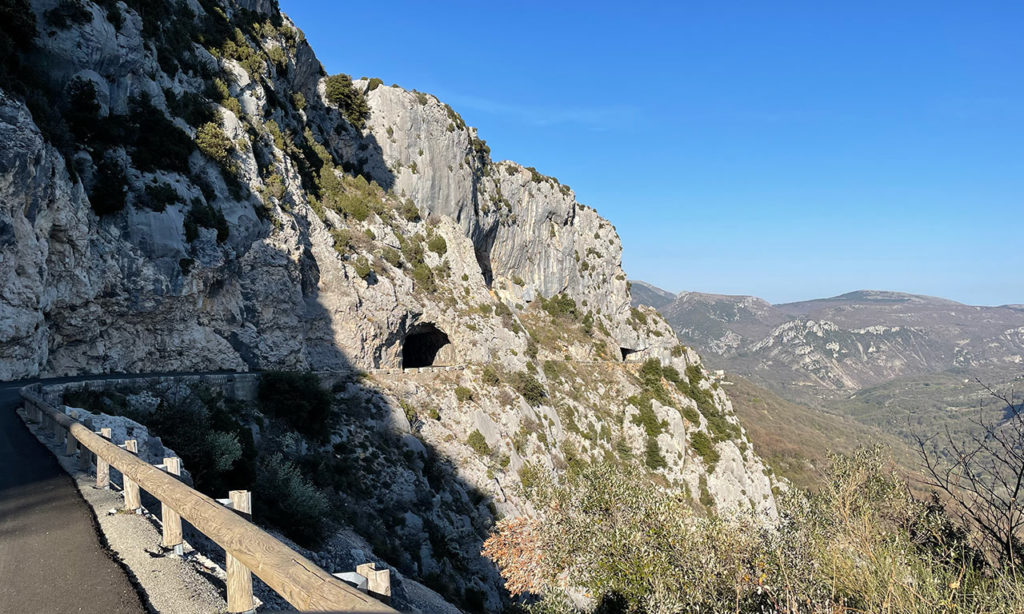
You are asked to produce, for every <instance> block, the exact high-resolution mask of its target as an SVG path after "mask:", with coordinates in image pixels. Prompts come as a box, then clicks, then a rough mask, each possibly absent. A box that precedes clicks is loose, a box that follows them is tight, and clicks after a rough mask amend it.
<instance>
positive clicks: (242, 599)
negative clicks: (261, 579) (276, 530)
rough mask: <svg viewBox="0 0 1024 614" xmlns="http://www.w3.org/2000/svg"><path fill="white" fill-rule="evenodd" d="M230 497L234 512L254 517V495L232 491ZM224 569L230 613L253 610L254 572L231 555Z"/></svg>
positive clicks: (244, 491) (241, 491)
mask: <svg viewBox="0 0 1024 614" xmlns="http://www.w3.org/2000/svg"><path fill="white" fill-rule="evenodd" d="M228 497H229V498H230V499H231V508H232V509H233V510H235V511H236V512H238V513H240V514H242V516H244V517H245V518H246V519H248V518H249V517H250V516H251V515H252V493H250V492H249V491H248V490H232V491H231V492H229V493H228ZM224 567H225V568H226V570H227V573H228V612H248V611H250V610H252V609H253V599H252V572H250V571H249V569H248V568H247V567H246V566H245V565H243V564H242V562H241V561H239V560H238V559H236V558H235V557H233V556H231V555H230V554H228V555H227V560H226V561H225V565H224Z"/></svg>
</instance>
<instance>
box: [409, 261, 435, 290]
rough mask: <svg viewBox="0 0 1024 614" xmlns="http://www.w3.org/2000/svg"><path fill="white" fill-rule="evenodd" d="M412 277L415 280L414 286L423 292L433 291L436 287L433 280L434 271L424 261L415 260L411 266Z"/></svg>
mask: <svg viewBox="0 0 1024 614" xmlns="http://www.w3.org/2000/svg"><path fill="white" fill-rule="evenodd" d="M412 279H413V281H415V282H416V288H417V289H420V290H423V291H425V292H433V291H435V290H436V289H437V283H436V282H435V281H434V271H433V270H431V268H430V267H429V266H427V264H426V263H425V262H417V263H416V264H414V265H413V267H412Z"/></svg>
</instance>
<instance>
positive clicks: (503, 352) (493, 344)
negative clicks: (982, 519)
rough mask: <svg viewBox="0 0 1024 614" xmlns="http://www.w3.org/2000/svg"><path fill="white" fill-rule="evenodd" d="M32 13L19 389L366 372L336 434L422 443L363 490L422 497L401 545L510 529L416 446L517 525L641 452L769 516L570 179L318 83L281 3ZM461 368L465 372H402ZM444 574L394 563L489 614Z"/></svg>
mask: <svg viewBox="0 0 1024 614" xmlns="http://www.w3.org/2000/svg"><path fill="white" fill-rule="evenodd" d="M18 2H23V4H24V9H25V12H24V15H31V17H32V19H31V20H28V21H34V23H35V35H34V36H27V35H25V33H26V32H29V26H30V25H31V24H29V23H27V21H25V20H22V21H20V22H17V23H16V22H14V21H8V22H5V23H4V24H2V25H0V34H2V37H0V43H3V45H8V46H10V48H11V49H14V50H15V51H16V53H14V54H13V55H10V56H7V59H6V60H5V61H4V64H3V67H2V72H0V78H2V80H0V85H2V91H0V140H2V142H3V143H4V146H3V148H2V149H0V263H2V266H0V287H2V290H0V379H12V378H21V377H30V376H37V375H62V374H73V373H86V372H92V373H103V372H121V371H123V372H144V371H200V370H213V369H230V370H252V369H290V370H321V371H331V372H334V373H347V374H348V377H349V379H348V380H345V381H349V382H354V381H356V379H357V375H358V374H359V373H360V372H364V371H369V372H370V373H371V380H369V383H364V384H360V385H359V386H355V385H352V386H350V387H349V388H346V387H345V386H342V387H341V388H339V390H338V391H336V393H337V395H336V396H337V398H336V400H337V402H338V403H341V404H346V406H350V405H352V404H353V403H356V404H358V405H360V406H361V407H362V408H363V409H362V410H360V411H361V412H362V413H359V414H358V419H353V420H354V421H353V422H352V423H351V424H348V425H347V426H346V427H345V430H344V431H343V432H339V433H335V434H334V435H335V439H334V441H333V443H334V444H337V445H341V446H342V447H343V448H345V449H349V450H351V449H362V448H359V446H363V445H364V444H365V443H366V441H364V439H365V437H363V436H362V435H360V433H363V432H370V431H373V430H375V429H387V430H397V432H398V433H400V434H403V435H404V436H405V439H401V438H400V439H399V441H404V442H406V443H402V444H401V445H402V446H405V447H400V449H398V452H396V455H395V458H396V459H404V460H401V461H398V460H396V461H394V463H391V464H390V465H388V466H387V467H384V466H382V467H377V468H376V470H379V472H380V474H379V475H378V476H377V477H376V478H374V477H373V476H367V478H368V479H375V480H382V478H381V476H385V475H387V476H391V477H393V478H394V480H390V478H389V481H387V484H390V486H388V487H382V488H380V489H379V490H378V491H376V492H375V493H373V497H371V498H373V499H374V500H379V505H378V508H379V509H385V508H387V507H388V506H389V505H392V504H395V503H400V504H402V505H407V506H409V507H410V509H412V507H415V506H417V505H419V506H425V507H424V508H423V510H421V511H423V514H422V517H417V519H413V518H409V519H408V521H409V522H410V523H411V524H410V525H408V529H407V530H408V531H411V532H413V533H416V531H417V530H416V529H415V527H416V526H421V525H417V524H416V523H417V522H420V523H422V522H425V521H429V522H430V523H435V524H437V525H438V526H443V527H444V531H443V533H444V535H447V536H455V537H451V539H453V540H454V542H453V543H455V542H457V543H459V544H460V548H468V547H469V546H467V544H472V543H473V540H472V539H470V537H467V536H472V535H476V534H479V532H481V531H486V527H487V526H489V524H488V523H489V522H492V521H493V518H494V514H495V513H497V512H496V511H495V510H490V509H489V508H487V506H484V505H479V506H474V505H470V504H468V503H467V504H466V506H467V507H471V508H473V510H474V511H472V512H466V511H463V507H459V506H460V505H462V503H465V502H466V501H468V500H469V499H467V497H468V496H469V495H467V492H468V490H467V489H468V487H467V488H464V489H461V490H460V489H450V490H446V491H445V492H444V493H439V492H431V488H432V487H433V486H436V485H433V484H428V482H429V480H427V478H426V477H424V471H425V469H424V466H423V462H422V461H416V462H413V461H409V460H408V459H409V458H420V456H418V455H423V454H426V452H425V450H427V449H430V450H437V451H439V452H441V453H442V455H443V456H444V457H445V458H448V459H450V461H448V462H452V463H454V466H455V468H456V471H457V473H458V474H459V475H460V476H462V477H464V478H465V481H466V483H467V484H470V485H472V486H473V488H474V489H476V490H478V491H479V492H482V493H486V495H487V496H488V497H489V498H491V499H492V500H494V501H499V502H500V505H499V506H498V507H499V508H500V512H501V513H524V512H525V511H528V504H527V503H526V502H525V501H523V500H521V499H520V498H519V496H518V495H517V494H516V492H517V491H516V489H517V484H519V483H520V481H521V479H522V478H521V475H522V471H523V469H524V468H525V467H527V466H529V467H540V468H542V469H543V470H561V469H563V468H565V467H566V466H569V465H571V463H579V462H640V463H646V464H647V466H648V467H649V468H650V470H651V472H652V475H654V476H657V477H656V479H657V481H658V482H659V483H660V484H661V485H662V486H663V487H666V488H677V489H680V490H683V491H687V492H689V493H690V495H691V496H692V498H693V500H694V502H695V505H704V506H707V507H709V508H713V509H717V510H718V511H719V512H722V513H733V512H741V511H748V510H752V511H754V512H755V513H757V514H758V515H761V516H763V517H767V518H773V517H774V515H775V503H774V499H773V497H772V492H771V489H772V481H771V479H770V478H769V477H768V472H767V471H766V470H765V469H764V466H763V465H762V463H761V461H760V460H759V459H758V457H757V456H756V455H755V454H754V453H753V451H752V449H751V448H750V446H749V443H748V440H747V438H746V435H745V433H744V431H743V430H742V428H741V427H739V425H738V423H737V421H736V419H735V417H734V415H733V413H732V410H731V407H730V405H729V402H728V399H727V398H726V397H725V395H724V393H723V392H722V391H721V390H719V388H718V385H717V383H716V382H714V381H712V380H711V379H708V378H707V376H706V374H705V373H704V371H703V370H702V369H701V367H700V360H699V358H698V356H697V355H696V354H695V353H693V352H692V351H686V350H684V349H683V348H681V347H679V346H678V342H677V340H676V338H675V336H674V334H673V333H672V331H671V330H670V329H669V327H668V325H667V324H666V323H665V322H664V320H663V319H661V317H660V316H659V315H658V314H657V313H656V312H654V311H653V310H651V309H648V308H640V309H637V308H633V307H631V305H630V295H629V290H628V286H627V282H626V277H625V275H624V273H623V271H622V269H621V266H620V257H621V249H622V248H621V244H620V242H619V238H618V235H617V233H616V231H615V229H614V227H613V226H612V225H611V224H610V223H609V222H608V221H606V220H604V219H602V218H601V217H600V216H599V215H598V214H597V213H596V212H595V211H594V210H593V209H590V208H587V207H585V206H583V205H581V204H579V203H577V202H576V200H575V198H574V195H573V192H572V190H571V189H569V188H568V187H566V186H563V185H561V184H559V183H558V182H557V181H555V180H554V179H552V178H549V177H546V176H544V175H542V174H540V173H538V172H537V171H536V170H534V169H529V168H523V167H521V166H519V165H517V164H515V163H513V162H493V161H491V160H490V158H489V150H488V148H487V146H486V144H485V143H484V142H483V141H482V140H481V139H480V138H479V137H478V135H477V134H476V131H475V130H474V129H473V128H470V127H468V126H466V124H465V122H464V121H463V120H462V118H461V117H460V116H459V115H458V114H457V113H456V112H455V111H454V110H453V109H451V108H450V107H448V106H447V105H445V104H443V103H442V102H440V101H438V100H437V99H436V98H434V97H433V96H430V95H428V94H423V93H419V92H415V91H407V90H404V89H402V88H398V87H388V86H384V85H383V84H381V83H380V81H379V80H356V81H354V82H353V81H351V80H349V79H347V77H328V76H327V75H326V74H325V73H324V71H323V69H322V67H321V66H320V64H319V62H318V61H317V59H316V57H315V55H314V54H313V51H312V50H311V49H310V47H309V46H308V45H307V44H306V42H305V41H304V40H303V37H302V35H301V32H299V31H298V30H297V29H296V28H295V27H294V25H293V24H291V23H290V22H289V21H288V20H287V18H286V17H284V16H283V15H281V14H280V13H279V12H278V10H277V7H276V4H275V3H274V2H271V1H269V0H263V1H256V0H249V1H246V0H236V1H225V2H214V1H213V0H187V1H185V0H182V1H180V2H179V1H177V0H159V1H156V2H141V0H139V1H136V0H133V1H130V2H127V3H125V2H113V1H110V0H103V1H101V2H90V1H87V0H59V1H58V0H32V1H31V2H28V1H27V0H18ZM18 2H15V5H16V6H17V5H18ZM43 67H45V69H43ZM442 365H445V366H457V367H459V368H460V369H461V370H458V371H443V370H435V371H428V372H426V373H419V372H417V373H415V374H413V373H411V372H410V371H408V370H406V371H404V372H403V371H402V370H401V369H400V368H401V367H406V368H409V367H438V366H442ZM662 369H663V370H662ZM488 382H489V383H488ZM460 389H464V390H465V392H463V391H460ZM467 395H468V396H467ZM474 433H477V434H478V435H479V436H480V437H482V440H483V442H484V443H485V446H484V447H486V450H487V452H486V453H482V452H481V449H483V447H481V446H479V445H475V446H474V445H472V444H473V443H474V442H475V443H476V444H479V441H480V440H479V438H476V437H475V436H473V434H474ZM695 441H696V442H698V443H699V445H697V444H695V443H694V442H695ZM367 445H369V444H367ZM370 448H372V446H370ZM370 448H367V450H366V452H367V453H370V452H371V451H372V450H371V449H370ZM303 449H304V450H305V448H303ZM396 449H397V448H396ZM406 452H407V453H408V454H409V455H411V456H407V455H406ZM327 453H328V452H325V454H327ZM360 458H362V457H360ZM416 484H418V486H416ZM410 485H412V486H410ZM435 490H436V489H435ZM424 493H430V494H429V497H428V499H429V505H427V504H425V503H424V501H425V499H423V497H426V496H427V495H426V494H424ZM435 496H436V498H434V497H435ZM368 497H369V495H368ZM453 501H457V502H460V503H459V505H455V504H454V503H453ZM378 508H374V509H378ZM404 530H406V529H403V531H404ZM399 533H401V531H399ZM460 536H461V537H460ZM477 544H478V542H477ZM436 548H439V546H438V545H437V544H435V549H436ZM398 550H400V549H398ZM398 550H396V551H398ZM477 555H478V552H476V553H468V554H467V553H466V552H462V553H461V555H460V556H469V557H472V556H477ZM396 556H399V555H396ZM439 557H440V555H439V554H438V553H436V552H432V551H431V549H429V548H423V549H422V551H421V552H406V554H404V555H400V558H401V560H400V561H396V564H401V565H402V566H403V569H406V570H409V572H410V573H413V574H418V575H419V576H423V575H429V574H438V573H454V574H456V575H458V573H461V574H462V576H460V577H459V579H458V582H457V585H456V587H455V589H453V590H454V592H455V593H456V594H464V593H465V590H466V589H467V588H468V587H476V588H474V590H481V591H484V593H485V595H486V602H487V604H488V606H489V607H490V606H493V607H497V606H498V603H499V601H500V597H499V595H500V593H499V590H498V583H497V577H496V575H495V573H494V571H493V568H490V567H488V566H487V565H486V564H485V563H483V562H481V561H482V560H481V559H479V557H478V556H477V558H476V559H474V560H473V562H471V563H467V564H466V565H467V566H468V567H466V566H463V567H458V568H456V567H453V566H452V564H451V563H448V564H447V565H448V566H445V564H443V563H442V562H440V558H439ZM467 569H469V571H466V570H467Z"/></svg>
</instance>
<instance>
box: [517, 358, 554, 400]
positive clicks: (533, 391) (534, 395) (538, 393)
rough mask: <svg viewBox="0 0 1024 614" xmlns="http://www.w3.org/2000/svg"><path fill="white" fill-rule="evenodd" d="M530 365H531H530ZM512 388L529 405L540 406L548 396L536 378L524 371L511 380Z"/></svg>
mask: <svg viewBox="0 0 1024 614" xmlns="http://www.w3.org/2000/svg"><path fill="white" fill-rule="evenodd" d="M531 364H532V363H531ZM512 387H513V388H515V390H516V392H518V393H519V394H520V395H522V397H523V398H524V399H525V400H526V402H527V403H529V404H530V405H540V404H541V403H542V402H543V401H544V399H545V398H546V397H547V396H548V393H547V391H546V390H544V386H543V384H541V383H540V382H539V381H537V378H536V377H534V376H532V375H530V374H529V373H527V372H525V371H519V372H518V373H516V374H515V376H514V377H513V378H512Z"/></svg>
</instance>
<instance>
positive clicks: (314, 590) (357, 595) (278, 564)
mask: <svg viewBox="0 0 1024 614" xmlns="http://www.w3.org/2000/svg"><path fill="white" fill-rule="evenodd" d="M21 396H22V398H23V399H24V401H25V407H26V410H28V412H29V415H30V416H33V417H35V418H36V420H38V421H39V422H41V423H42V424H43V425H44V427H46V428H48V429H50V430H52V431H53V432H54V433H55V434H56V436H57V441H58V442H61V441H66V442H67V444H66V449H65V450H66V453H67V454H69V455H70V454H73V453H74V448H76V447H77V448H78V451H79V453H80V454H82V455H85V454H87V452H86V450H88V451H90V452H92V453H93V454H95V455H96V457H97V470H100V468H101V463H100V461H101V460H102V461H103V463H102V464H109V466H110V467H113V468H115V469H117V470H118V471H120V472H121V473H122V475H123V476H124V478H125V482H126V485H127V484H128V483H129V482H130V484H131V485H132V486H133V487H135V488H141V489H143V490H145V491H146V492H148V493H149V494H150V495H152V496H153V497H155V498H156V499H157V500H159V501H160V502H161V503H162V504H163V505H164V506H165V509H166V508H169V509H170V510H172V511H173V512H174V513H176V514H178V515H179V516H180V517H181V518H183V519H184V520H186V521H188V522H189V523H191V524H192V526H193V527H195V528H196V529H197V530H198V531H200V532H202V533H203V534H205V535H206V536H207V537H209V538H210V539H211V540H213V541H214V542H215V543H216V544H217V545H218V546H220V547H221V548H224V551H225V552H226V553H227V554H228V556H229V560H230V558H231V557H233V558H234V559H235V561H237V562H238V563H240V564H241V566H244V568H245V569H246V570H248V571H251V572H252V573H253V574H255V575H256V576H257V577H259V578H260V579H261V580H263V581H264V582H266V583H267V585H268V586H269V587H270V588H272V589H273V590H274V591H276V592H277V593H278V594H279V595H281V597H283V598H284V599H285V600H286V601H287V602H288V603H289V604H291V605H292V606H293V607H295V608H296V609H298V610H299V611H302V612H354V613H362V612H373V613H379V614H385V613H395V612H397V610H394V609H393V608H391V607H389V606H387V605H385V604H384V603H382V602H380V601H378V600H376V599H374V598H373V597H370V596H369V595H366V594H363V593H361V592H359V591H358V590H356V589H354V588H352V587H350V586H349V585H348V584H346V583H345V582H342V581H341V580H339V579H337V578H335V577H334V576H332V575H331V574H329V573H327V572H326V571H324V570H323V569H321V568H320V567H318V566H317V565H316V564H315V563H313V562H312V561H310V560H309V559H307V558H305V557H303V556H302V555H300V554H299V553H298V552H296V551H295V550H293V549H291V548H290V547H288V546H287V545H286V544H284V543H283V542H282V541H280V540H279V539H277V538H275V537H274V536H272V535H270V534H269V533H267V532H266V531H264V530H263V529H261V528H259V527H257V526H256V525H254V524H253V523H251V522H249V521H247V520H246V519H245V518H243V517H242V516H240V515H239V514H237V513H236V512H234V511H232V510H231V509H229V508H227V507H224V506H223V505H221V504H220V503H218V502H217V501H216V500H214V499H212V498H210V497H207V496H206V495H204V494H202V493H201V492H199V491H197V490H195V489H193V488H190V487H189V486H187V485H186V484H184V483H182V482H180V481H178V479H177V478H176V477H174V476H173V475H171V474H170V473H167V472H165V471H164V470H163V469H161V468H158V467H155V466H153V465H150V464H149V463H146V462H145V461H143V460H142V459H140V458H138V457H137V456H135V455H134V454H132V452H130V451H128V450H125V449H122V448H121V447H119V446H118V445H116V444H114V443H111V442H110V441H108V440H106V439H104V438H103V437H101V436H100V435H98V434H96V433H94V432H93V431H92V430H91V429H90V428H88V427H87V426H85V425H83V424H82V423H80V422H78V421H77V420H74V419H72V418H71V417H69V416H67V415H65V414H64V413H63V412H62V411H59V410H58V409H57V408H56V407H54V406H52V405H51V404H50V403H48V402H47V401H46V400H45V399H43V397H42V396H41V395H40V394H39V385H38V384H36V385H33V386H28V387H26V388H22V390H21ZM73 441H77V442H78V444H80V445H77V446H76V445H73ZM83 448H84V449H83ZM80 461H81V459H80ZM80 465H84V463H81V462H80ZM104 469H105V468H104ZM126 494H127V489H126ZM136 496H137V495H136ZM228 571H229V577H228V582H227V586H228V603H229V610H230V611H246V610H249V609H251V606H250V607H247V608H244V609H241V610H237V609H232V607H231V606H230V604H231V603H232V596H233V595H232V591H235V592H243V591H244V590H245V589H246V587H242V586H239V584H240V583H239V582H236V583H233V582H232V576H231V569H230V566H229V570H228ZM240 571H241V570H239V571H236V572H235V573H236V576H237V575H239V573H240ZM242 583H244V580H243V582H242ZM233 584H234V586H233ZM247 588H248V591H250V593H249V594H250V595H251V590H252V589H251V584H250V586H249V587H247Z"/></svg>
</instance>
